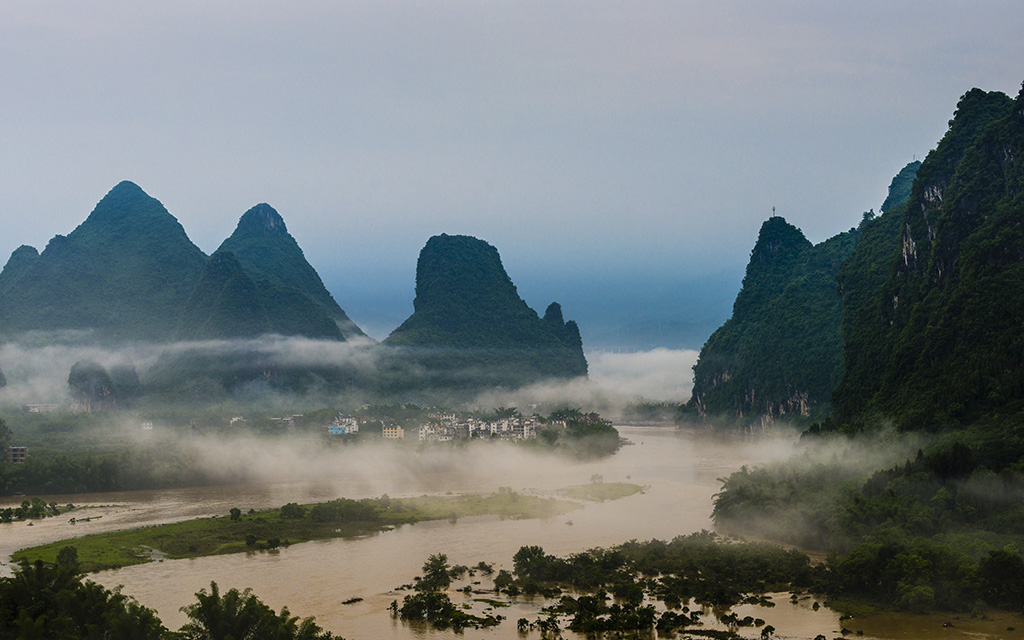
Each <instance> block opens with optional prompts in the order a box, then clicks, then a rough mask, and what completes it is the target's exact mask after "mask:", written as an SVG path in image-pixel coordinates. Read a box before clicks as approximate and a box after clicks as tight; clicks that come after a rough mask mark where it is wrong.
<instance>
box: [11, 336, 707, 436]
mask: <svg viewBox="0 0 1024 640" xmlns="http://www.w3.org/2000/svg"><path fill="white" fill-rule="evenodd" d="M56 338H57V339H55V336H53V335H49V336H38V337H37V339H34V340H33V339H29V340H23V341H20V342H10V343H7V344H4V345H2V346H0V369H2V370H3V372H4V373H5V374H6V377H7V383H8V384H7V387H6V388H3V389H0V402H2V403H3V404H6V405H8V406H12V405H20V404H28V403H61V402H64V401H66V400H67V398H68V373H69V371H70V369H71V367H72V365H73V364H74V363H76V362H78V361H80V360H94V361H96V362H98V363H100V364H101V365H103V366H104V367H107V368H110V367H112V366H116V365H125V364H130V365H133V366H134V367H135V368H136V369H137V371H138V373H139V375H140V376H141V377H142V378H143V380H145V379H146V373H147V371H149V370H150V369H151V368H152V367H153V366H154V364H156V363H157V362H158V360H159V359H160V358H161V357H167V356H175V355H178V354H183V353H188V352H193V353H195V352H201V353H203V354H205V355H207V356H212V357H214V358H217V357H218V355H222V356H224V357H228V356H230V355H231V354H235V353H239V352H244V351H253V352H258V353H260V354H261V357H262V358H264V359H265V361H266V362H268V363H271V364H274V365H277V366H282V367H303V366H308V367H311V368H315V367H324V366H348V367H351V368H353V369H354V370H357V371H361V372H364V373H366V374H371V375H372V372H373V370H374V368H375V367H376V366H377V363H378V355H377V351H376V350H375V349H373V348H371V343H370V342H368V341H367V342H347V343H344V342H333V341H320V340H310V339H306V338H297V337H281V336H266V337H262V338H259V339H253V340H232V341H228V340H221V341H206V342H183V343H175V344H169V345H166V344H165V345H155V344H134V345H131V346H127V347H120V348H105V347H100V346H95V345H91V344H87V343H86V341H85V339H87V338H88V336H81V335H76V334H66V335H61V336H57V337H56ZM697 355H698V353H697V352H696V351H692V350H672V349H664V348H659V349H654V350H651V351H642V352H634V353H613V352H602V351H596V352H591V353H590V354H588V356H587V357H588V360H589V363H590V377H589V379H577V380H569V381H550V382H544V383H538V384H534V385H531V386H528V387H525V388H522V389H517V390H514V391H492V392H485V393H482V394H480V395H478V396H477V397H476V398H475V399H474V400H473V401H472V402H470V404H473V405H476V406H483V407H487V406H490V407H493V406H499V405H515V406H518V407H520V409H523V410H525V409H527V408H528V407H531V406H539V405H545V406H546V405H553V404H562V405H564V404H572V405H577V406H580V407H585V408H588V409H592V410H597V411H604V412H609V414H610V415H611V416H615V415H617V414H618V411H619V410H621V408H622V407H623V406H625V405H626V404H628V403H630V402H635V401H637V400H640V399H643V400H652V401H665V402H685V401H686V400H687V399H689V397H690V392H691V389H692V385H693V376H692V367H693V364H694V362H696V360H697ZM277 395H280V394H277ZM329 399H330V398H329V397H324V396H322V395H321V396H319V397H318V398H317V400H318V402H324V401H327V400H329ZM336 399H337V400H341V396H338V397H337V398H336ZM344 399H345V400H346V401H349V402H351V401H360V402H362V401H366V402H370V401H373V400H375V399H374V398H369V397H366V398H356V397H354V396H351V395H347V396H345V397H344ZM292 400H294V401H295V402H296V403H297V404H301V403H302V402H303V401H304V399H303V398H293V399H292ZM307 400H308V399H307ZM278 401H280V402H282V403H287V401H288V398H286V397H282V398H279V399H278Z"/></svg>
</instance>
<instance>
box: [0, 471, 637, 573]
mask: <svg viewBox="0 0 1024 640" xmlns="http://www.w3.org/2000/svg"><path fill="white" fill-rule="evenodd" d="M625 486H627V487H633V486H635V485H625ZM635 490H636V491H639V490H640V487H636V489H635ZM618 493H619V494H621V495H620V496H619V497H624V496H625V495H631V494H632V493H635V491H630V492H629V493H627V492H626V491H625V490H624V489H620V490H619V491H618ZM578 508H580V504H579V503H577V502H572V501H569V500H559V499H555V498H543V497H537V496H525V495H520V494H518V493H516V492H514V491H511V490H508V489H501V490H499V491H498V492H497V493H493V494H491V495H476V494H470V495H452V496H421V497H416V498H403V499H390V498H388V497H386V496H384V497H381V498H373V499H364V500H347V499H345V498H340V499H338V500H332V501H329V502H323V503H317V504H311V505H298V504H295V503H291V504H288V505H284V506H283V507H281V508H278V509H264V510H261V511H250V512H249V513H241V511H240V510H237V511H236V512H235V513H233V514H230V515H225V516H216V517H210V518H199V519H196V520H188V521H185V522H178V523H174V524H167V525H159V526H153V527H146V528H142V529H133V530H129V531H118V532H111V533H101V534H96V535H91V536H85V537H81V538H74V539H69V540H62V541H60V542H55V543H52V544H47V545H42V546H38V547H32V548H29V549H23V550H21V551H19V552H17V553H15V554H14V556H13V559H14V560H15V561H22V560H25V561H29V562H34V561H35V560H42V561H44V562H51V563H52V562H56V559H57V553H58V552H59V551H60V550H61V549H62V548H64V547H67V546H74V547H75V549H76V550H77V552H78V562H79V565H80V568H81V569H82V570H83V571H85V572H93V571H101V570H103V569H115V568H118V567H124V566H128V565H134V564H143V563H146V562H152V561H154V560H162V559H165V558H166V559H176V558H198V557H202V556H211V555H219V554H224V553H242V552H257V551H261V550H272V549H276V548H278V547H283V546H288V545H290V544H296V543H299V542H307V541H310V540H320V539H325V538H338V537H349V536H357V535H365V534H369V533H374V532H377V531H382V530H387V529H389V528H391V527H394V526H397V525H401V524H407V523H413V522H418V521H423V520H444V519H449V520H455V519H458V518H461V517H467V516H479V515H499V516H505V517H512V518H542V517H548V516H553V515H558V514H562V513H566V512H567V511H572V510H574V509H578Z"/></svg>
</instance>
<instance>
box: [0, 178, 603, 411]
mask: <svg viewBox="0 0 1024 640" xmlns="http://www.w3.org/2000/svg"><path fill="white" fill-rule="evenodd" d="M416 292H417V293H416V300H415V302H414V307H415V310H416V311H415V313H414V314H413V315H412V316H410V318H409V319H408V320H406V322H405V323H403V324H402V326H401V327H399V328H398V329H396V330H395V332H394V333H393V334H392V335H391V336H390V337H389V338H388V340H387V344H386V345H385V346H379V347H376V348H371V347H370V345H372V344H373V341H372V340H370V339H369V338H367V337H366V336H365V334H364V333H363V332H362V331H361V330H360V329H359V327H358V326H356V325H355V323H354V322H352V320H351V319H350V318H349V317H348V316H347V314H346V313H345V312H344V311H343V310H342V309H341V307H340V306H339V305H338V303H337V302H336V301H335V300H334V298H333V297H332V296H331V294H330V293H329V292H328V291H327V289H326V288H325V287H324V285H323V282H322V280H321V279H320V276H319V275H318V274H317V272H316V270H315V269H314V268H313V267H312V266H311V265H310V264H309V263H308V262H307V261H306V258H305V256H304V254H303V252H302V249H301V248H300V247H299V245H298V242H296V240H295V238H293V237H292V236H291V234H290V233H289V232H288V228H287V226H286V224H285V221H284V219H283V218H282V217H281V215H280V214H279V213H278V212H277V211H276V210H274V208H273V207H271V206H270V205H269V204H266V203H260V204H257V205H256V206H254V207H252V208H251V209H249V210H248V211H246V212H245V213H244V214H243V215H242V216H241V218H240V219H239V221H238V225H237V226H236V228H235V230H234V232H233V233H232V234H231V236H230V237H228V238H227V239H225V240H224V242H223V243H222V244H221V246H220V247H219V248H218V250H217V251H216V252H214V254H213V255H212V256H209V257H207V256H206V255H205V254H203V252H202V251H201V250H199V248H198V247H196V246H195V245H194V244H193V243H192V242H191V241H190V240H189V239H188V236H187V235H186V233H185V230H184V229H183V228H182V227H181V225H180V224H179V223H178V221H177V220H176V219H175V218H174V216H172V215H171V214H170V213H169V212H168V211H167V210H166V209H165V208H164V207H163V205H161V204H160V202H159V201H157V200H156V199H154V198H152V197H150V196H149V195H147V194H146V193H145V192H144V191H143V190H142V189H140V188H139V187H138V186H137V185H135V184H133V183H131V182H127V181H126V182H121V183H120V184H118V185H117V186H115V187H114V188H113V189H112V190H111V191H110V192H109V193H108V194H107V195H106V196H105V197H104V198H103V199H102V200H101V201H100V202H99V203H98V204H97V205H96V207H95V209H94V210H93V212H92V213H91V214H90V215H89V217H88V218H87V219H86V220H85V221H84V222H83V223H82V224H81V225H79V227H78V228H76V229H75V230H74V231H73V232H72V233H70V234H69V235H68V236H67V237H65V236H56V237H54V238H53V239H52V240H51V241H50V243H49V244H48V245H47V247H46V249H45V250H44V251H43V252H42V253H41V254H40V253H38V252H36V250H35V249H33V248H32V247H27V246H23V247H19V248H18V249H17V250H15V251H14V252H13V254H12V255H11V258H10V260H8V262H7V265H6V266H5V267H4V269H3V271H2V272H0V337H2V338H5V339H16V338H17V336H18V335H19V334H22V333H25V332H39V334H38V335H40V339H44V340H46V339H50V338H48V337H47V333H48V332H60V331H70V332H72V333H70V334H67V335H69V336H73V339H74V340H76V341H78V342H85V343H88V342H98V343H102V344H105V345H110V344H118V343H120V342H122V341H137V342H156V343H168V344H169V343H171V342H190V343H195V344H192V345H185V346H176V347H175V348H174V349H169V350H167V351H165V352H164V353H163V354H162V355H161V356H160V357H159V358H158V361H157V362H156V363H155V364H154V365H152V366H151V367H149V369H148V370H147V371H144V372H142V376H140V380H144V382H143V384H142V386H143V387H145V388H147V389H149V390H151V391H153V392H154V393H156V394H159V395H163V396H164V397H168V398H170V397H174V396H175V394H182V393H184V394H185V395H191V396H192V397H195V398H208V399H213V398H216V397H223V396H224V394H232V393H235V392H236V391H238V390H245V391H244V392H245V393H258V392H259V390H267V389H278V390H287V391H309V390H311V389H315V390H317V391H318V392H325V393H334V392H338V391H339V390H342V389H344V390H350V391H359V390H369V391H380V392H383V393H385V394H387V393H391V392H392V391H398V392H403V391H405V390H416V389H420V388H423V389H434V390H442V391H443V390H447V389H461V390H468V389H482V388H485V387H489V386H506V387H509V386H519V385H523V384H529V383H532V382H537V381H539V380H544V379H547V378H569V377H575V376H585V375H586V373H587V363H586V359H585V357H584V355H583V344H582V339H581V338H580V332H579V328H578V327H577V326H576V323H575V322H572V321H568V322H566V321H565V320H564V318H563V317H562V310H561V307H560V306H559V305H558V304H557V303H552V304H551V305H550V306H549V307H548V308H547V310H546V312H545V314H544V316H543V317H540V316H538V315H537V313H536V312H535V311H533V310H532V309H530V308H529V307H528V306H527V305H526V303H525V302H524V301H523V300H522V299H521V298H520V297H519V295H518V293H517V292H516V288H515V285H513V284H512V281H511V280H510V279H509V277H508V275H507V274H506V273H505V270H504V268H503V267H502V265H501V259H500V257H499V256H498V253H497V250H496V249H494V247H492V246H491V245H489V244H487V243H486V242H484V241H482V240H478V239H476V238H470V237H468V236H447V235H441V236H436V237H434V238H431V239H430V240H429V241H428V242H427V245H426V246H425V247H424V249H423V251H422V252H421V254H420V262H419V265H418V268H417V282H416ZM61 335H64V334H61ZM264 337H266V338H267V339H264ZM287 337H302V338H311V339H316V340H328V341H335V342H344V341H349V340H355V341H356V345H355V346H354V347H353V348H354V349H363V348H364V347H365V348H366V349H367V350H366V351H365V352H360V355H359V358H356V359H354V360H351V361H344V360H345V358H346V357H347V355H346V356H342V357H340V358H339V360H337V361H332V360H331V359H330V358H329V357H327V358H325V357H317V358H313V359H312V360H311V361H310V362H309V363H304V361H302V359H301V358H294V359H287V358H285V359H284V360H285V361H282V360H281V359H279V358H278V357H277V354H279V353H280V344H281V339H283V338H287ZM59 339H63V338H59ZM209 341H216V344H214V343H211V342H209ZM275 345H277V346H275ZM275 349H277V350H276V351H275ZM331 349H332V348H329V347H328V348H326V350H327V352H328V353H334V352H333V351H331ZM337 353H339V354H341V353H345V354H348V355H351V352H345V351H338V352H337ZM378 364H379V365H380V366H379V367H377V365H378ZM97 371H98V370H97ZM101 386H102V385H101ZM108 386H109V385H108Z"/></svg>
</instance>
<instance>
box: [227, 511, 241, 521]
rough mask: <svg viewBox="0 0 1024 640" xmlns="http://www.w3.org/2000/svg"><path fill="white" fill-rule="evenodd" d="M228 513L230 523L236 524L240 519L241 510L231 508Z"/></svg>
mask: <svg viewBox="0 0 1024 640" xmlns="http://www.w3.org/2000/svg"><path fill="white" fill-rule="evenodd" d="M228 513H230V514H231V521H232V522H238V521H239V520H241V519H242V510H241V509H239V508H238V507H231V511H229V512H228Z"/></svg>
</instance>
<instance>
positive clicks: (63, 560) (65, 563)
mask: <svg viewBox="0 0 1024 640" xmlns="http://www.w3.org/2000/svg"><path fill="white" fill-rule="evenodd" d="M57 566H60V567H69V568H74V569H78V549H77V548H75V547H72V546H70V545H69V546H67V547H64V548H62V549H61V550H60V551H58V552H57Z"/></svg>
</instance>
